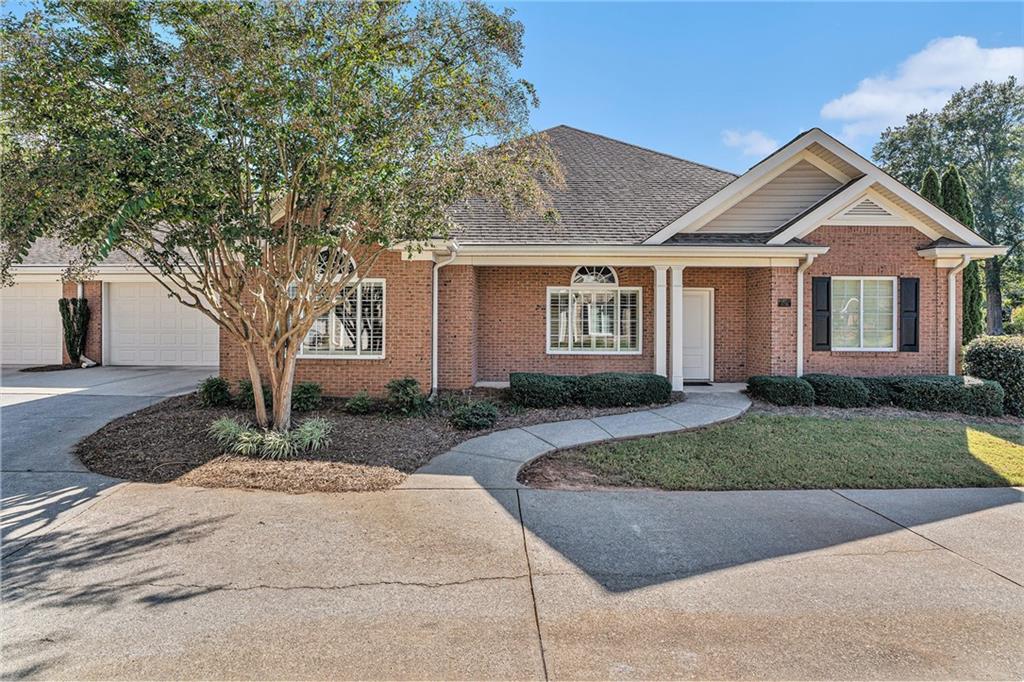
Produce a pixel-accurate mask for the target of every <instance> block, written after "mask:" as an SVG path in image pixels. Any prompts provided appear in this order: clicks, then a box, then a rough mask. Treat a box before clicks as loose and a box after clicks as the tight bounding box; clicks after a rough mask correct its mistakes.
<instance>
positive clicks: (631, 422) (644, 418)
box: [399, 392, 750, 490]
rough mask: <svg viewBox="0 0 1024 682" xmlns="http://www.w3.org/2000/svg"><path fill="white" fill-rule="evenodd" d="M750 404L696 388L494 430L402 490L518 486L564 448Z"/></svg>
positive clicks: (663, 428) (697, 422)
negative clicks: (682, 396) (622, 409)
mask: <svg viewBox="0 0 1024 682" xmlns="http://www.w3.org/2000/svg"><path fill="white" fill-rule="evenodd" d="M749 407H750V400H749V399H748V398H747V397H746V396H745V395H743V394H742V393H734V392H725V393H693V394H689V395H687V398H686V400H685V401H683V402H679V403H675V404H672V405H668V406H666V407H658V408H654V409H650V410H635V411H633V412H626V413H624V414H613V415H607V416H604V417H593V418H591V419H573V420H570V421H562V422H551V423H548V424H536V425H534V426H524V427H522V428H517V429H508V430H505V431H496V432H494V433H489V434H487V435H486V436H479V437H477V438H471V439H469V440H467V441H464V442H462V443H459V444H458V445H456V446H455V447H453V448H452V449H451V450H450V451H448V452H446V453H444V454H442V455H438V456H437V457H435V458H434V459H432V460H430V462H429V463H427V464H426V465H425V466H423V467H421V468H420V469H419V470H417V471H416V473H415V474H413V475H412V476H410V477H409V478H407V479H406V480H405V481H404V482H403V483H402V485H401V486H399V487H400V488H401V489H404V490H416V489H426V490H429V489H445V488H487V489H516V488H522V487H523V486H522V485H521V484H520V483H519V482H518V481H517V480H516V477H517V476H518V474H519V470H520V469H521V468H523V466H525V465H526V464H527V463H529V462H530V461H531V460H534V459H536V458H537V457H540V456H541V455H544V454H547V453H549V452H553V451H554V450H557V449H561V448H569V447H575V446H577V445H585V444H587V443H596V442H599V441H606V440H616V439H621V438H633V437H636V436H651V435H656V434H659V433H671V432H674V431H684V430H687V429H695V428H702V427H705V426H710V425H712V424H717V423H720V422H723V421H728V420H730V419H735V418H737V417H739V416H741V415H742V414H743V413H744V412H746V411H747V409H748V408H749Z"/></svg>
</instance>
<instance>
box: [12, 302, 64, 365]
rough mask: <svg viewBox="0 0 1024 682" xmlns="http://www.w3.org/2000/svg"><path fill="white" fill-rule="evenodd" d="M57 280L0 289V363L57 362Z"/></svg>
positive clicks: (60, 341) (61, 340)
mask: <svg viewBox="0 0 1024 682" xmlns="http://www.w3.org/2000/svg"><path fill="white" fill-rule="evenodd" d="M60 294H61V286H60V283H59V282H45V283H42V282H40V283H26V284H15V285H14V286H13V287H9V288H6V289H0V329H2V331H3V335H2V337H0V351H2V352H0V364H4V365H55V364H57V363H59V362H60V361H61V349H62V347H63V344H64V340H63V338H62V337H61V322H60V313H59V312H58V310H57V300H58V299H60Z"/></svg>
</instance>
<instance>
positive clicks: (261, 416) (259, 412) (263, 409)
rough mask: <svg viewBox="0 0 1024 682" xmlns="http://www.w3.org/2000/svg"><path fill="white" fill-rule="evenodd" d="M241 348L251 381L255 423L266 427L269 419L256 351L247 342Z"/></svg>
mask: <svg viewBox="0 0 1024 682" xmlns="http://www.w3.org/2000/svg"><path fill="white" fill-rule="evenodd" d="M242 348H244V349H245V362H246V364H247V365H248V367H249V381H251V382H252V400H253V403H255V405H256V423H257V424H258V425H260V426H261V427H263V428H267V426H268V425H269V424H270V420H268V419H267V406H266V404H265V403H264V402H263V379H262V378H261V377H260V368H259V365H257V364H256V353H255V352H254V351H253V349H252V346H251V345H249V344H248V343H243V344H242Z"/></svg>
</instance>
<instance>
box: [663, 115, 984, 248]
mask: <svg viewBox="0 0 1024 682" xmlns="http://www.w3.org/2000/svg"><path fill="white" fill-rule="evenodd" d="M815 143H817V144H820V145H821V146H822V147H824V148H825V149H827V150H829V151H830V152H832V153H833V154H835V155H836V156H838V157H839V158H841V159H843V160H844V161H846V162H847V163H849V164H850V165H851V166H853V167H854V168H856V169H857V170H858V171H860V172H861V173H863V174H864V176H865V178H867V179H870V182H868V183H866V185H867V186H870V185H872V184H874V183H878V184H879V185H881V186H883V187H885V188H886V189H888V190H889V191H891V192H892V193H893V194H895V195H896V196H898V197H899V198H900V199H902V200H903V201H906V202H907V203H908V204H910V205H911V206H913V207H914V208H915V209H917V210H919V211H921V213H923V214H924V215H926V216H927V217H928V218H929V219H931V220H933V221H935V222H936V223H938V224H939V225H940V226H941V227H942V229H943V230H945V231H946V232H947V233H948V235H949V236H951V237H953V238H955V239H958V240H960V241H963V242H965V243H967V244H970V245H974V246H988V245H989V244H988V242H986V241H985V240H984V239H983V238H982V237H981V236H979V235H977V234H975V233H974V232H972V231H971V230H969V229H967V228H966V227H964V226H963V225H961V224H960V223H959V222H957V221H956V220H954V219H953V218H952V217H950V216H949V215H948V214H946V213H945V212H944V211H942V210H941V209H939V208H938V207H936V206H934V205H933V204H932V203H931V202H930V201H927V200H926V199H924V198H922V197H921V196H919V195H918V194H917V193H916V192H913V191H911V190H910V189H907V188H906V187H904V186H903V185H902V184H900V183H899V182H897V181H896V180H895V179H894V178H892V177H891V176H890V175H888V174H887V173H885V172H884V171H883V170H882V169H880V168H878V167H877V166H875V165H874V164H873V163H871V162H870V161H868V160H867V159H865V158H864V157H862V156H861V155H860V154H858V153H856V152H855V151H853V150H852V149H850V148H849V147H847V146H846V145H844V144H842V143H840V142H839V141H838V140H836V139H835V138H833V137H832V136H830V135H828V134H827V133H825V132H824V131H823V130H821V129H819V128H814V129H813V130H810V131H808V132H807V133H804V134H803V135H800V136H799V137H797V138H796V139H795V140H793V141H792V142H790V143H789V144H787V145H786V146H785V147H783V148H782V149H780V150H779V151H777V152H775V153H774V154H773V155H771V156H769V157H768V158H767V159H765V160H764V161H762V162H761V163H759V164H757V165H756V166H754V167H753V168H751V169H750V170H749V171H747V172H746V173H744V174H743V175H742V176H740V177H739V178H737V179H736V180H734V181H733V182H731V183H730V184H728V185H726V186H725V187H724V188H722V189H721V190H720V191H719V192H717V193H716V194H714V195H712V196H710V197H708V198H707V199H705V200H704V201H703V202H701V203H700V204H698V205H697V206H696V207H694V208H693V209H691V210H690V211H689V212H687V213H685V214H684V215H682V216H680V217H679V218H677V219H676V220H674V221H672V223H670V224H669V225H667V226H666V227H664V228H662V229H661V230H659V231H658V232H657V233H655V234H654V235H652V236H651V237H649V238H648V239H647V240H646V241H645V242H644V243H645V244H661V243H663V242H664V241H665V240H667V239H668V238H669V237H671V236H672V235H674V234H677V233H679V232H693V231H695V230H697V229H699V228H700V227H702V226H703V225H705V224H707V223H708V222H709V221H711V220H713V219H714V218H715V217H716V216H717V215H719V214H721V213H723V212H725V211H726V210H728V209H729V208H731V207H732V206H734V205H735V204H736V203H738V202H740V201H742V200H743V199H744V198H746V197H748V196H750V194H752V193H753V192H755V191H757V190H758V189H759V188H760V187H762V186H764V185H765V184H767V183H768V182H770V181H771V180H772V179H773V178H775V177H777V176H778V175H779V174H780V173H783V172H785V171H786V170H787V169H789V168H791V167H792V166H794V165H796V164H797V163H799V162H800V161H802V160H806V161H808V162H810V163H812V164H814V165H815V166H817V167H818V168H820V169H821V170H822V171H824V172H826V173H829V175H832V177H834V178H836V179H837V180H839V179H840V177H846V176H845V175H844V174H843V173H841V172H840V171H838V169H836V168H833V167H832V166H831V165H830V164H828V163H826V162H825V161H824V160H823V159H821V158H820V157H818V156H816V155H814V154H811V153H810V152H808V151H807V148H808V147H810V146H811V145H813V144H815ZM837 173H838V175H837ZM849 179H850V178H847V179H846V180H845V182H849ZM855 186H859V183H857V184H856V185H855ZM867 186H860V187H861V191H863V190H865V189H866V188H867ZM851 187H852V186H851ZM840 195H842V196H844V197H848V196H849V195H848V194H847V192H845V191H844V192H841V193H840ZM837 196H838V195H837ZM833 199H835V197H833ZM872 200H873V201H874V198H873V199H872ZM827 204H828V205H829V206H830V207H831V210H832V211H833V213H834V212H835V211H836V210H837V209H839V208H840V207H839V206H835V205H834V204H833V202H832V201H829V202H827ZM886 210H889V209H888V207H887V208H886ZM813 213H814V214H815V215H818V213H819V211H818V210H815V211H813ZM830 215H831V214H826V215H824V216H820V217H819V218H818V221H819V222H818V224H820V222H821V220H823V219H825V218H828V217H829V216H830ZM807 217H808V216H804V218H802V219H801V220H800V221H798V224H802V225H804V226H806V222H805V221H806V219H807ZM915 223H916V224H915V225H914V227H917V228H918V229H921V228H922V227H927V226H924V225H921V224H920V221H915ZM816 226H817V225H815V227H816ZM792 227H796V224H794V225H793V226H792ZM792 227H791V228H790V229H788V230H786V231H785V232H783V233H781V234H779V235H778V236H776V237H775V238H774V239H772V240H771V241H770V242H769V244H782V243H784V241H780V240H781V239H782V237H783V235H785V234H787V233H790V232H791V230H792ZM927 229H929V230H930V231H931V232H932V233H935V230H933V229H931V228H927ZM922 232H924V230H922ZM926 234H927V232H926ZM936 234H937V233H936ZM790 238H791V237H786V239H787V240H788V239H790Z"/></svg>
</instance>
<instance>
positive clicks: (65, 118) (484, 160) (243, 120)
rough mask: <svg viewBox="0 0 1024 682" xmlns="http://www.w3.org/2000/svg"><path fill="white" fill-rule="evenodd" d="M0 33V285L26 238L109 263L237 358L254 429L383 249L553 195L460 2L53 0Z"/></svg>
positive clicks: (510, 41) (506, 56)
mask: <svg viewBox="0 0 1024 682" xmlns="http://www.w3.org/2000/svg"><path fill="white" fill-rule="evenodd" d="M2 38H3V42H4V45H5V49H4V53H3V56H2V58H0V59H2V61H0V77H2V80H3V83H4V87H3V91H2V94H0V102H2V111H3V121H4V126H3V127H2V129H0V164H2V165H0V173H2V176H3V177H4V194H5V199H6V200H7V205H8V206H17V207H18V210H17V211H11V210H7V211H4V212H3V214H2V217H0V226H2V228H3V237H2V238H3V249H2V254H0V255H2V259H3V260H2V262H0V269H2V274H4V275H5V276H6V275H7V274H8V273H9V271H10V266H11V265H12V264H14V263H16V262H17V261H18V259H19V258H20V257H22V256H23V254H24V253H25V252H26V251H27V249H28V247H29V245H30V244H31V243H32V241H33V240H34V239H36V238H38V237H39V236H44V235H45V236H52V237H55V238H57V239H59V240H60V241H61V242H62V243H63V244H65V245H67V246H72V247H75V248H77V249H78V250H79V251H80V252H81V261H80V262H77V263H76V264H75V266H74V268H72V271H71V272H69V275H74V274H75V273H76V272H77V271H78V270H80V269H85V268H88V266H89V265H91V264H93V263H96V262H97V261H99V260H102V259H103V258H104V257H105V256H106V255H107V254H108V253H109V251H110V250H112V249H118V250H120V251H122V252H124V253H125V254H127V255H128V256H129V257H130V258H132V259H133V260H134V261H135V262H136V263H138V265H140V266H141V267H143V268H145V269H146V270H147V271H148V272H150V273H151V274H152V275H153V276H154V277H156V278H157V281H159V282H160V283H161V284H163V285H164V286H165V287H166V288H167V291H168V294H169V295H171V296H173V297H175V298H177V299H178V300H180V301H181V302H182V303H183V304H184V305H187V306H190V307H193V308H196V309H198V310H200V311H202V312H203V313H204V314H206V315H208V316H209V317H210V318H212V319H213V320H214V321H216V322H217V324H218V325H220V327H221V328H222V329H223V330H224V331H225V332H226V333H227V335H228V337H229V338H231V340H232V341H233V342H234V343H237V344H238V345H239V347H240V348H241V350H242V352H243V353H244V355H245V358H246V362H247V365H248V369H249V374H250V377H251V380H252V383H253V388H254V391H253V393H254V396H255V397H256V417H257V421H258V422H259V423H260V425H264V426H267V425H271V426H273V427H274V428H277V429H286V428H288V427H289V425H290V418H291V387H292V383H293V381H294V373H295V362H296V355H297V353H298V351H299V349H300V346H301V344H302V341H303V339H304V338H305V336H306V334H307V332H309V330H310V328H311V326H312V325H313V324H314V322H315V320H316V319H317V317H318V316H321V315H323V314H326V313H327V311H328V310H330V308H331V307H332V306H334V305H335V302H336V301H337V300H338V299H339V297H341V296H342V295H343V293H344V292H345V291H346V290H347V289H348V288H349V287H351V286H352V285H353V284H354V283H355V282H356V281H357V280H358V279H360V278H362V277H365V276H366V275H367V274H368V273H369V272H370V271H371V270H372V268H373V265H374V262H375V261H376V259H377V258H378V257H379V256H380V255H381V253H382V252H383V251H384V250H386V249H389V248H392V247H396V246H404V247H405V248H406V249H408V250H415V249H417V248H419V247H420V246H421V245H422V244H423V243H424V242H426V241H429V240H433V239H438V238H441V239H443V238H444V237H445V236H446V235H447V234H448V233H449V231H450V229H451V223H450V218H449V215H448V210H447V209H448V208H449V207H451V206H452V205H453V204H455V203H457V202H460V201H462V200H465V199H467V198H469V197H471V196H479V197H483V198H486V199H488V200H490V201H492V202H496V203H498V204H500V205H501V206H502V207H504V208H505V209H506V210H507V211H509V212H510V213H512V214H517V213H520V212H523V211H541V212H547V211H548V210H549V204H548V201H547V194H546V191H545V190H546V187H547V186H548V185H550V184H557V183H559V182H560V174H559V170H558V167H557V163H556V161H555V159H554V157H553V154H552V152H551V150H550V148H549V147H548V146H547V144H546V141H545V140H544V139H543V137H542V136H536V135H534V136H530V135H528V133H529V128H528V114H529V110H530V108H531V107H532V106H536V104H537V102H536V97H535V94H534V90H533V88H532V86H531V85H530V84H529V83H526V82H524V81H521V80H517V79H516V78H514V77H513V74H512V72H513V70H514V69H515V68H517V67H518V66H519V65H520V62H521V57H522V47H523V42H522V39H523V27H522V25H521V24H520V23H519V22H517V21H515V20H514V19H513V18H512V14H511V12H510V11H509V10H506V11H504V12H496V11H493V10H492V9H490V8H489V7H488V6H487V5H485V4H483V3H480V2H468V3H459V4H446V3H443V2H435V1H431V0H427V1H425V2H417V3H415V4H411V3H409V4H407V3H389V2H379V3H378V2H373V3H370V2H350V3H342V2H308V3H299V2H285V1H284V0H281V1H270V2H263V1H256V0H251V1H246V0H243V1H241V2H230V3H226V2H167V1H166V0H136V1H135V2H132V3H113V2H107V1H105V0H63V1H58V0H54V1H52V2H49V1H48V2H46V3H45V4H44V5H43V6H41V7H38V8H36V9H34V10H32V11H29V12H28V13H26V14H25V16H24V17H23V18H21V19H16V18H14V17H11V16H8V17H5V18H4V19H3V21H2ZM353 264H354V267H352V266H353ZM261 370H262V371H263V372H265V376H266V377H267V378H268V379H269V383H270V388H271V391H272V395H273V414H272V415H268V414H267V411H266V407H265V405H264V403H263V400H262V395H263V391H262V385H263V382H262V379H261V375H260V372H261Z"/></svg>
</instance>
